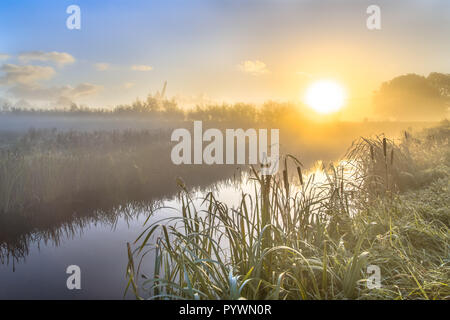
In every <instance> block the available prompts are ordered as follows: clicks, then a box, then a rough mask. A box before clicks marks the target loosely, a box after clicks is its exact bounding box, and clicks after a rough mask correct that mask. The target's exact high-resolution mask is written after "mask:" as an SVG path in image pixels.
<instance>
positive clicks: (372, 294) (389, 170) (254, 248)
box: [127, 123, 450, 299]
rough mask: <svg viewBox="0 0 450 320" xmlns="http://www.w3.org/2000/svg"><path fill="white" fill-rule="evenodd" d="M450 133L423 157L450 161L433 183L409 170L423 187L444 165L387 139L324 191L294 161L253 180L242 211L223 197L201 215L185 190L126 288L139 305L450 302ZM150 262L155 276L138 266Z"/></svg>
mask: <svg viewBox="0 0 450 320" xmlns="http://www.w3.org/2000/svg"><path fill="white" fill-rule="evenodd" d="M443 126H446V128H447V129H443V130H441V131H440V132H441V134H443V135H446V137H445V138H442V137H441V138H442V139H441V144H440V149H436V148H434V146H428V147H423V145H422V149H421V152H427V154H428V152H429V154H428V156H430V159H433V157H431V155H432V154H434V157H441V155H442V154H447V160H446V161H444V162H443V163H442V162H441V166H444V167H445V169H442V172H441V173H440V174H441V175H440V176H439V178H436V179H433V180H431V181H418V182H417V183H416V184H408V183H407V182H405V180H402V178H401V177H402V172H405V171H406V170H411V171H409V172H408V174H410V175H411V176H413V177H414V179H417V180H421V179H423V176H422V175H423V171H426V170H430V165H432V164H433V161H431V160H428V161H419V160H418V157H421V155H420V153H417V151H414V147H413V146H412V145H411V144H408V145H406V144H405V142H404V141H403V142H399V144H396V143H394V141H391V140H388V139H387V138H385V137H381V138H380V137H376V138H374V139H361V140H359V141H357V142H356V143H355V144H354V145H353V146H352V147H351V148H350V149H349V151H348V153H347V156H346V160H347V161H346V162H345V165H343V164H338V165H330V166H324V172H323V174H324V175H325V177H326V181H325V182H320V183H319V182H318V181H316V177H315V175H314V174H312V175H309V177H308V179H306V180H305V181H304V179H303V176H302V169H301V164H300V162H298V161H296V160H293V159H291V158H289V157H286V161H285V168H284V170H283V171H282V172H281V174H280V175H274V176H268V177H263V176H260V175H258V172H257V171H256V170H254V169H252V171H251V172H252V175H251V177H250V178H251V179H254V181H255V189H254V192H253V193H251V194H246V193H243V194H242V197H241V200H240V204H239V205H238V206H237V207H233V208H230V207H228V206H227V205H226V204H225V203H222V202H221V201H219V200H218V199H217V198H216V197H215V195H214V193H213V192H211V193H208V194H207V195H206V196H205V197H204V199H203V202H202V205H201V206H195V204H194V203H195V199H192V197H191V194H190V193H189V192H188V191H187V190H186V189H185V188H184V189H182V192H181V194H180V202H181V204H182V205H181V210H180V211H181V212H180V215H179V216H176V217H170V218H165V219H161V220H160V221H157V222H155V223H152V224H150V225H148V226H146V229H145V230H144V231H143V232H142V234H141V235H140V236H139V237H138V238H137V239H136V241H135V242H134V244H133V247H134V249H129V250H130V251H129V255H130V262H129V265H128V268H127V274H128V279H129V284H128V287H127V289H131V290H133V292H134V293H135V295H136V297H137V298H139V299H143V298H150V299H448V298H450V290H449V287H448V280H449V279H448V274H449V272H450V266H449V263H448V256H449V238H448V235H449V220H450V212H449V211H448V209H445V208H448V192H445V190H447V189H446V188H448V183H449V177H450V170H449V168H450V161H449V160H450V157H448V154H449V144H448V137H449V135H448V133H449V130H448V124H445V123H444V124H443ZM442 132H443V133H442ZM417 139H418V140H417V141H422V140H421V139H423V137H420V138H417ZM408 140H410V138H409V137H408ZM421 143H422V142H421ZM406 148H407V149H406ZM423 148H431V149H430V150H423ZM389 150H391V151H390V154H389ZM406 151H408V152H406ZM394 154H395V159H394ZM389 156H390V159H389ZM288 158H289V160H288ZM288 162H292V163H293V165H294V166H295V167H296V171H297V174H298V177H299V183H297V184H295V183H294V180H292V179H291V177H290V176H289V175H288ZM348 166H352V170H350V173H345V172H346V170H347V171H348ZM419 185H420V188H417V186H419ZM388 195H389V197H388ZM427 197H428V198H427ZM149 257H152V258H151V260H152V261H153V264H154V267H153V274H148V273H143V271H142V270H140V268H139V267H138V268H136V267H135V266H136V265H138V266H141V265H142V264H143V263H145V261H146V259H150V258H149ZM369 264H375V265H378V266H379V267H380V268H381V284H382V286H381V288H379V289H369V288H368V287H367V286H366V282H367V281H368V275H367V274H366V268H367V266H368V265H369ZM142 276H143V277H142Z"/></svg>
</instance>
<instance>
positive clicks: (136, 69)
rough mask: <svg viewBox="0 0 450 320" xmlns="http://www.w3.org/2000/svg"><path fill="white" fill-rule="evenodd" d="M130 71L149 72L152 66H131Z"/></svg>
mask: <svg viewBox="0 0 450 320" xmlns="http://www.w3.org/2000/svg"><path fill="white" fill-rule="evenodd" d="M131 70H134V71H151V70H153V67H152V66H147V65H144V64H135V65H132V66H131Z"/></svg>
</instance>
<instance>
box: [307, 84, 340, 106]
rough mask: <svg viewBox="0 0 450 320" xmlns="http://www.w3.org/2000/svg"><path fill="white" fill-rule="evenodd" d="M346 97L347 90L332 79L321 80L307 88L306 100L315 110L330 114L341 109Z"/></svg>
mask: <svg viewBox="0 0 450 320" xmlns="http://www.w3.org/2000/svg"><path fill="white" fill-rule="evenodd" d="M345 98H346V94H345V90H344V88H343V87H342V86H341V85H339V84H338V83H336V82H334V81H331V80H320V81H317V82H314V83H313V84H311V85H310V86H309V87H308V88H307V89H306V94H305V97H304V102H305V103H306V104H307V105H308V106H310V107H311V108H312V109H314V111H316V112H318V113H321V114H328V113H333V112H336V111H339V110H340V109H341V108H342V106H343V105H344V103H345Z"/></svg>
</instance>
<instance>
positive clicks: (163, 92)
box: [155, 81, 167, 100]
mask: <svg viewBox="0 0 450 320" xmlns="http://www.w3.org/2000/svg"><path fill="white" fill-rule="evenodd" d="M166 88H167V81H164V85H163V88H162V90H161V92H159V91H156V94H155V99H157V100H164V98H165V96H166Z"/></svg>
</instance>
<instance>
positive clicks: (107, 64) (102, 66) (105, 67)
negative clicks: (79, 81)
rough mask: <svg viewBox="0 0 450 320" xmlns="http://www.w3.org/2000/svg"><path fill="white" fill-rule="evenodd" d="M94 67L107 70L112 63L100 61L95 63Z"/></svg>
mask: <svg viewBox="0 0 450 320" xmlns="http://www.w3.org/2000/svg"><path fill="white" fill-rule="evenodd" d="M94 67H95V69H96V70H98V71H105V70H108V69H109V67H110V65H109V63H105V62H99V63H96V64H94Z"/></svg>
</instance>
